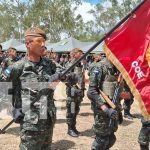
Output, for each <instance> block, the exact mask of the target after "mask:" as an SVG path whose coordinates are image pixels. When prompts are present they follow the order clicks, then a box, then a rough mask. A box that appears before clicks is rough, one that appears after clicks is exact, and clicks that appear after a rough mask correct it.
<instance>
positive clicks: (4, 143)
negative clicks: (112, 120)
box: [0, 84, 141, 150]
mask: <svg viewBox="0 0 150 150" xmlns="http://www.w3.org/2000/svg"><path fill="white" fill-rule="evenodd" d="M64 91H65V90H64V85H63V84H60V85H59V86H58V89H57V90H56V92H55V99H56V101H55V103H56V106H57V122H56V125H55V128H54V135H53V144H52V150H90V147H91V143H92V142H93V140H94V134H93V131H92V124H93V113H92V111H91V108H90V101H89V100H88V98H87V97H85V98H84V101H83V102H82V105H81V110H80V113H79V115H78V118H77V129H78V130H79V131H80V132H81V136H79V137H78V138H73V137H70V136H69V135H68V134H67V125H66V123H65V122H66V121H65V113H66V109H65V100H63V99H65V93H64ZM131 112H132V114H134V115H135V116H137V117H138V118H135V119H133V120H128V119H124V121H123V124H122V125H120V126H119V129H118V131H117V133H116V136H117V142H116V143H115V145H114V146H113V147H112V148H111V150H139V145H138V143H137V138H138V133H139V130H140V127H141V124H140V119H139V118H140V113H139V107H138V103H137V101H135V102H134V103H133V105H132V110H131ZM10 120H11V119H10V118H9V117H7V116H4V115H1V116H0V128H2V127H3V126H4V125H6V124H7V123H8V122H9V121H10ZM19 142H20V138H19V126H18V124H15V123H14V124H13V125H11V127H10V128H9V129H7V132H6V133H5V134H1V135H0V150H19V147H18V145H19Z"/></svg>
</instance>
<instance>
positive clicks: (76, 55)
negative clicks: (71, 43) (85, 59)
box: [74, 52, 83, 59]
mask: <svg viewBox="0 0 150 150" xmlns="http://www.w3.org/2000/svg"><path fill="white" fill-rule="evenodd" d="M82 55H83V53H82V52H77V53H75V55H74V58H76V59H79V58H80V57H81V56H82Z"/></svg>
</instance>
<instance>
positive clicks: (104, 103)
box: [0, 27, 150, 150]
mask: <svg viewBox="0 0 150 150" xmlns="http://www.w3.org/2000/svg"><path fill="white" fill-rule="evenodd" d="M45 41H46V34H45V32H44V31H43V30H42V29H40V28H37V27H31V28H29V29H27V31H26V32H25V45H26V48H27V53H26V56H25V57H24V58H22V59H21V60H17V58H16V49H15V48H13V47H10V48H9V50H8V57H7V58H6V59H3V60H2V61H1V66H2V67H1V74H0V81H1V82H11V83H12V90H11V94H12V106H13V110H12V114H13V121H14V122H16V123H19V124H20V139H21V141H20V146H19V147H20V150H51V144H52V137H53V128H54V124H55V121H56V107H55V104H54V98H53V95H54V90H55V88H54V87H53V86H52V85H51V84H52V82H58V81H62V82H64V83H65V85H66V95H67V100H66V109H67V112H66V124H67V125H68V131H67V134H68V135H69V136H71V137H78V136H79V135H80V132H79V131H78V130H77V128H76V124H77V115H78V114H79V111H80V105H81V103H82V101H83V98H84V94H85V90H86V89H85V68H84V66H83V63H82V62H79V63H78V64H77V65H76V66H75V67H74V68H72V69H71V70H69V71H68V72H67V73H66V74H63V72H65V70H66V69H68V68H70V67H71V66H72V65H73V64H74V63H75V62H76V61H77V60H78V59H79V58H80V57H81V56H82V55H83V51H82V50H81V49H79V48H75V49H73V50H72V51H71V52H70V58H71V59H70V60H69V61H68V62H67V63H66V64H65V66H63V67H62V66H61V65H59V64H57V63H56V62H55V61H54V60H51V59H48V58H46V57H45V55H46V53H47V49H46V47H45ZM88 75H89V86H88V89H87V96H88V98H89V100H90V102H91V108H92V111H93V117H94V123H93V131H94V134H95V140H94V141H93V143H92V145H91V148H89V149H91V150H109V149H110V148H111V147H112V146H113V145H114V144H115V142H116V136H115V132H116V131H117V129H118V124H121V123H122V121H123V117H125V118H128V119H133V118H134V116H133V115H132V114H131V113H130V110H131V105H132V103H133V99H134V97H133V95H132V93H131V91H130V89H129V87H128V86H127V84H126V82H125V81H124V80H123V79H122V80H118V78H119V77H122V76H121V73H120V72H119V71H118V70H117V69H116V67H115V66H114V65H113V64H112V63H111V62H110V61H109V60H108V59H107V58H102V56H101V54H98V53H97V54H94V61H93V63H91V65H90V66H89V68H88ZM118 85H119V86H118ZM117 88H118V89H119V90H117V92H116V89H117ZM102 93H103V94H102ZM114 95H115V96H116V97H115V100H116V99H117V102H118V104H117V106H116V107H115V108H114V107H113V106H112V105H111V104H110V103H109V102H108V100H109V101H110V102H114ZM106 99H107V100H106ZM121 99H124V104H123V106H122V105H121V103H120V101H121ZM122 110H124V115H123V116H122ZM141 121H142V128H141V131H140V133H139V138H138V142H139V144H140V149H141V150H148V149H149V140H150V139H149V136H150V122H149V121H146V120H144V118H142V120H141ZM54 134H55V133H54ZM81 149H82V148H81Z"/></svg>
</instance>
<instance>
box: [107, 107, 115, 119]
mask: <svg viewBox="0 0 150 150" xmlns="http://www.w3.org/2000/svg"><path fill="white" fill-rule="evenodd" d="M104 112H105V113H106V114H107V115H108V116H109V117H110V118H111V119H117V117H118V113H117V111H116V110H114V109H112V108H106V109H105V110H104Z"/></svg>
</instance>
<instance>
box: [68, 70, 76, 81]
mask: <svg viewBox="0 0 150 150" xmlns="http://www.w3.org/2000/svg"><path fill="white" fill-rule="evenodd" d="M77 79H78V77H77V75H76V74H75V73H73V72H71V73H69V74H68V75H67V79H66V80H67V82H72V81H75V80H77Z"/></svg>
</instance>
